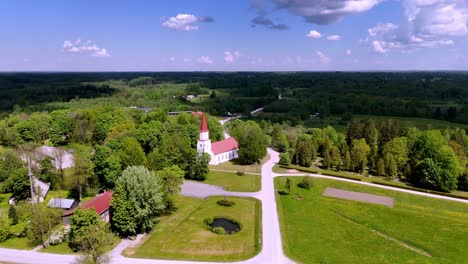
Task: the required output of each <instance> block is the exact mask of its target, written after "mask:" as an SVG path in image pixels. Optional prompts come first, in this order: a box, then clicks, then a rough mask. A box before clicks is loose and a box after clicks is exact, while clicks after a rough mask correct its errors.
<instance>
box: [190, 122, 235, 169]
mask: <svg viewBox="0 0 468 264" xmlns="http://www.w3.org/2000/svg"><path fill="white" fill-rule="evenodd" d="M197 151H198V153H199V154H203V153H206V154H208V155H209V156H210V163H209V164H210V165H218V164H220V163H223V162H226V161H229V160H232V159H236V158H237V157H238V151H239V144H238V143H237V140H236V139H235V138H232V137H229V138H226V139H223V140H220V141H217V142H213V143H212V142H211V140H210V131H209V130H208V123H207V122H206V117H205V114H204V113H203V114H202V117H201V123H200V138H199V139H198V142H197Z"/></svg>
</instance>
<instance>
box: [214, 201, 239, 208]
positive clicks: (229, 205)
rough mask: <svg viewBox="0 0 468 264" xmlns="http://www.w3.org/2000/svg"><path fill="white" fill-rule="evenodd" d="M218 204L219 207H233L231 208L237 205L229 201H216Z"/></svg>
mask: <svg viewBox="0 0 468 264" xmlns="http://www.w3.org/2000/svg"><path fill="white" fill-rule="evenodd" d="M216 203H217V204H218V205H221V206H225V207H231V206H234V205H236V203H235V202H233V201H228V200H218V201H216Z"/></svg>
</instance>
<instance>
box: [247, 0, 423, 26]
mask: <svg viewBox="0 0 468 264" xmlns="http://www.w3.org/2000/svg"><path fill="white" fill-rule="evenodd" d="M382 1H383V0H251V6H252V7H253V8H255V9H257V11H258V12H263V13H265V12H266V10H265V9H266V7H267V6H268V3H269V2H272V3H273V5H274V6H275V8H276V9H286V10H288V11H289V12H290V13H292V14H294V15H298V16H301V17H303V18H304V19H305V20H306V21H307V22H309V23H312V24H320V25H324V24H331V23H333V22H336V21H339V20H340V19H341V18H343V17H344V16H347V15H351V14H356V13H361V12H365V11H368V10H370V9H372V8H373V7H374V6H375V5H377V4H379V3H380V2H382ZM420 1H424V0H420Z"/></svg>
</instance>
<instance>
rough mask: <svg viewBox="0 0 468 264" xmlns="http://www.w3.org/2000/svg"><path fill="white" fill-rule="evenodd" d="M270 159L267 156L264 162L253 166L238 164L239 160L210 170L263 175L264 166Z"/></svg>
mask: <svg viewBox="0 0 468 264" xmlns="http://www.w3.org/2000/svg"><path fill="white" fill-rule="evenodd" d="M269 159H270V155H268V154H267V155H266V156H265V157H263V159H262V160H260V162H258V163H254V164H251V165H241V164H239V163H238V161H237V160H231V161H227V162H224V163H221V164H218V165H210V166H209V167H210V169H215V170H228V171H234V172H236V171H242V172H245V173H247V172H250V173H261V172H262V165H263V164H264V163H265V162H267V161H268V160H269Z"/></svg>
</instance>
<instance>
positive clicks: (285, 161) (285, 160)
mask: <svg viewBox="0 0 468 264" xmlns="http://www.w3.org/2000/svg"><path fill="white" fill-rule="evenodd" d="M279 164H280V165H284V166H288V165H290V164H291V159H290V158H289V153H280V160H279Z"/></svg>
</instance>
